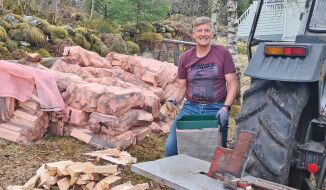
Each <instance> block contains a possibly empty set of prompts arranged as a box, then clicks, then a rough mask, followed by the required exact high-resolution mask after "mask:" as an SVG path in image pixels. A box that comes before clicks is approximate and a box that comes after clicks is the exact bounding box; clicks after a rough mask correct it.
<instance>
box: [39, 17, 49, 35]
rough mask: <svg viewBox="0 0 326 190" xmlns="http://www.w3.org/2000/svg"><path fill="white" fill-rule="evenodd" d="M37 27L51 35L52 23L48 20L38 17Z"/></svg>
mask: <svg viewBox="0 0 326 190" xmlns="http://www.w3.org/2000/svg"><path fill="white" fill-rule="evenodd" d="M37 27H38V28H39V29H40V30H41V31H42V32H43V33H44V34H47V35H50V32H51V27H52V25H51V24H50V23H49V22H48V21H47V20H43V19H38V24H37Z"/></svg>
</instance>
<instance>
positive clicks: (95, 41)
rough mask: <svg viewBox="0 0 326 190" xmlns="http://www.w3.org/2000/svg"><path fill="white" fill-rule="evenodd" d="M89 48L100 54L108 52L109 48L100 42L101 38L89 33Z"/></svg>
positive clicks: (103, 54)
mask: <svg viewBox="0 0 326 190" xmlns="http://www.w3.org/2000/svg"><path fill="white" fill-rule="evenodd" d="M88 42H90V44H91V49H92V50H94V51H96V52H97V53H98V54H100V55H101V56H106V54H108V53H109V51H110V50H109V48H108V47H107V46H106V45H105V44H104V43H103V42H102V40H101V39H100V38H99V37H97V36H96V35H94V34H91V35H89V40H88Z"/></svg>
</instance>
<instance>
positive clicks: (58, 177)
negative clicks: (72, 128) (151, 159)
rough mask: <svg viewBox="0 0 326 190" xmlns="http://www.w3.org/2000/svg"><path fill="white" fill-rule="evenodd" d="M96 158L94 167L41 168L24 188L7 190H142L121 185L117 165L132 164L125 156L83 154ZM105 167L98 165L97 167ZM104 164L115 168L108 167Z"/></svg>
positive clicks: (60, 165) (66, 164)
mask: <svg viewBox="0 0 326 190" xmlns="http://www.w3.org/2000/svg"><path fill="white" fill-rule="evenodd" d="M86 155H88V156H91V157H96V158H97V159H96V161H97V162H96V163H97V164H96V165H95V164H93V163H92V162H73V161H70V160H66V161H59V162H54V163H46V164H43V165H42V166H41V167H40V168H39V169H38V170H37V171H36V175H35V176H33V177H32V178H30V179H29V180H28V181H27V182H26V183H25V184H24V185H23V186H8V187H7V190H30V189H34V188H35V189H36V188H37V189H53V188H55V187H57V188H58V189H59V190H67V189H71V188H72V189H83V190H106V189H115V190H145V189H148V188H149V185H148V184H147V183H144V184H138V185H136V186H134V185H131V184H130V183H124V184H121V183H122V178H121V176H120V171H119V169H118V167H119V166H120V165H122V166H125V165H127V164H130V163H131V162H132V161H135V158H133V157H131V156H130V154H129V153H127V152H120V151H119V150H118V149H108V150H103V151H95V152H91V153H86ZM103 161H104V163H106V164H102V165H98V163H103ZM107 162H110V163H115V164H107Z"/></svg>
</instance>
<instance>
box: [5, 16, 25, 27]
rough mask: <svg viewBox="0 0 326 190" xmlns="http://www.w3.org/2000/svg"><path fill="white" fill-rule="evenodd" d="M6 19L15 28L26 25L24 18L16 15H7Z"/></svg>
mask: <svg viewBox="0 0 326 190" xmlns="http://www.w3.org/2000/svg"><path fill="white" fill-rule="evenodd" d="M4 19H5V21H7V22H8V23H9V24H11V25H12V26H15V25H17V24H19V23H25V20H24V19H23V17H21V16H19V15H15V14H7V15H5V16H4Z"/></svg>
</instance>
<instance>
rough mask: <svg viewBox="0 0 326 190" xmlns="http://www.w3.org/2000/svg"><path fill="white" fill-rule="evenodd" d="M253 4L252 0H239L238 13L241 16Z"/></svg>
mask: <svg viewBox="0 0 326 190" xmlns="http://www.w3.org/2000/svg"><path fill="white" fill-rule="evenodd" d="M251 4H252V0H241V1H238V7H237V14H238V17H240V16H241V15H242V14H243V13H244V12H245V11H246V10H247V8H248V7H249V6H250V5H251Z"/></svg>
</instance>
